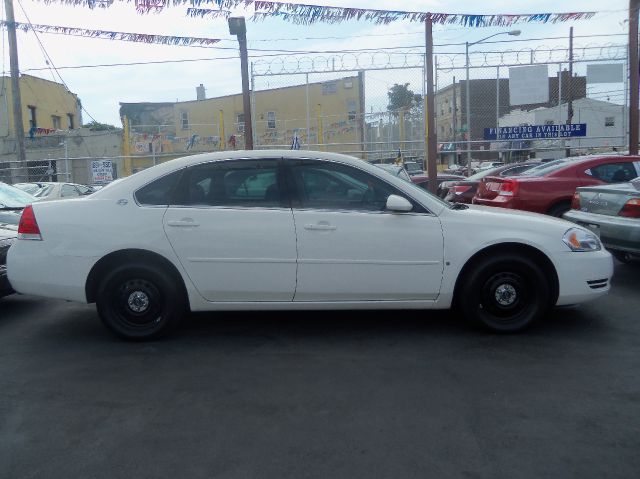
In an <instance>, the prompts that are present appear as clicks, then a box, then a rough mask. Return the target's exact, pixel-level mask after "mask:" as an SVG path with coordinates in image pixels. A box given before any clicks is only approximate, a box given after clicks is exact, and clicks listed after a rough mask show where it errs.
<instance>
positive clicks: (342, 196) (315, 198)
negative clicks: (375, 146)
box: [291, 160, 417, 211]
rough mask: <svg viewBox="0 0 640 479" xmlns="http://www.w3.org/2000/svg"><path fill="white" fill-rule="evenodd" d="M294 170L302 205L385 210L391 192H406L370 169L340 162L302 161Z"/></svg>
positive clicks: (319, 207) (295, 165)
mask: <svg viewBox="0 0 640 479" xmlns="http://www.w3.org/2000/svg"><path fill="white" fill-rule="evenodd" d="M291 171H292V174H293V179H294V183H295V185H296V189H297V192H298V197H299V202H300V207H302V208H310V209H327V210H357V211H383V210H384V209H385V206H386V203H387V198H388V197H389V195H392V194H402V193H400V192H399V191H398V190H396V189H395V188H394V187H393V186H391V185H389V184H388V183H385V182H384V181H382V180H380V179H379V178H377V177H375V176H373V175H370V174H369V173H367V172H364V171H362V170H359V169H357V168H353V167H351V166H348V165H343V164H339V163H331V162H322V161H316V160H302V161H299V162H296V163H295V164H294V165H293V166H292V169H291ZM416 206H417V205H416Z"/></svg>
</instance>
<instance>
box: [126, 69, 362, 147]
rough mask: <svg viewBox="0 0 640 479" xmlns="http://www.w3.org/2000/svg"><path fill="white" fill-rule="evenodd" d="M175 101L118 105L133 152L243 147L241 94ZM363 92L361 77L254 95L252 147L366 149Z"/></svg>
mask: <svg viewBox="0 0 640 479" xmlns="http://www.w3.org/2000/svg"><path fill="white" fill-rule="evenodd" d="M197 90H198V97H200V98H201V99H199V100H194V101H185V102H177V103H120V114H121V116H122V117H124V116H126V117H127V118H128V119H129V121H130V126H131V135H130V136H131V151H132V153H133V154H137V155H145V156H147V157H148V156H150V155H153V156H154V159H155V158H157V159H160V158H163V157H175V156H176V155H175V154H177V153H184V152H191V151H193V152H203V151H217V150H224V149H227V150H233V149H242V148H244V113H243V102H242V95H241V94H237V95H228V96H223V97H218V98H208V99H204V87H203V86H202V85H201V86H200V87H198V89H197ZM363 114H364V90H363V85H362V77H361V76H351V77H346V78H340V79H335V80H331V81H324V82H318V83H309V84H303V85H296V86H290V87H284V88H275V89H269V90H260V91H255V92H253V93H252V117H253V125H254V132H253V134H254V148H256V149H257V148H276V147H282V148H289V147H290V145H291V143H292V141H293V138H294V136H297V137H298V139H299V143H300V146H301V147H302V148H309V149H324V150H326V151H335V152H349V153H352V154H355V155H357V156H360V155H359V152H361V151H362V150H363V147H362V144H363V130H362V126H363V120H362V118H363Z"/></svg>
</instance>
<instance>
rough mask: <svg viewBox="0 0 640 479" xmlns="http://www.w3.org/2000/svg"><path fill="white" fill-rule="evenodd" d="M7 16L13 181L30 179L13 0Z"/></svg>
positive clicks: (6, 0) (7, 1) (7, 4)
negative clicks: (14, 155)
mask: <svg viewBox="0 0 640 479" xmlns="http://www.w3.org/2000/svg"><path fill="white" fill-rule="evenodd" d="M4 9H5V12H6V16H7V36H8V37H9V64H10V68H11V97H12V99H13V130H14V134H15V136H16V147H17V148H16V153H17V159H18V168H17V169H13V168H12V169H11V171H12V174H11V177H12V181H13V182H14V183H18V182H19V181H29V178H28V175H27V169H26V166H27V157H26V154H25V147H24V125H23V123H22V98H21V97H20V67H19V65H18V41H17V39H16V20H15V17H14V14H13V0H4ZM16 180H17V181H16Z"/></svg>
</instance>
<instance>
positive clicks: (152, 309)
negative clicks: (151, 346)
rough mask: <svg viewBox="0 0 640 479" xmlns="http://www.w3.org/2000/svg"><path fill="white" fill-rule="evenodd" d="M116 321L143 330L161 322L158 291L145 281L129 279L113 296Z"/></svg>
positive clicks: (160, 300) (161, 302)
mask: <svg viewBox="0 0 640 479" xmlns="http://www.w3.org/2000/svg"><path fill="white" fill-rule="evenodd" d="M113 304H114V306H115V308H114V309H115V312H116V315H117V318H118V320H119V321H120V322H121V323H122V324H123V325H125V326H127V327H129V328H134V329H144V328H148V327H150V326H156V325H157V324H159V323H160V321H161V320H162V308H163V301H162V295H161V293H160V290H159V289H158V287H157V286H155V285H154V284H153V283H151V282H150V281H147V280H145V279H129V280H127V281H125V282H123V283H122V284H121V285H120V286H119V287H118V288H116V290H115V291H114V294H113Z"/></svg>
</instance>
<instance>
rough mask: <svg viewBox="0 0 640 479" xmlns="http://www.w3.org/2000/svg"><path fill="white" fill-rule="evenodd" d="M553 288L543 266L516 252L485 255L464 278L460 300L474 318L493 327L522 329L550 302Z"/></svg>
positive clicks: (541, 312) (462, 309) (472, 319)
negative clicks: (488, 256)
mask: <svg viewBox="0 0 640 479" xmlns="http://www.w3.org/2000/svg"><path fill="white" fill-rule="evenodd" d="M550 291H551V288H550V286H549V283H548V281H547V278H546V277H545V275H544V273H543V271H542V270H541V269H540V267H539V266H538V265H537V264H536V263H534V262H533V261H531V260H529V259H528V258H526V257H524V256H520V255H516V254H509V255H501V256H498V257H492V258H485V259H483V260H481V261H480V262H478V263H477V264H475V265H474V266H472V268H471V270H470V271H469V272H468V273H467V274H466V277H465V278H463V281H462V284H461V287H460V288H459V291H458V292H457V297H456V302H457V305H458V307H459V309H460V310H461V311H462V313H463V315H464V316H465V317H466V318H467V319H469V320H470V321H472V322H474V323H476V324H480V325H482V326H484V327H485V328H488V329H490V330H492V331H497V332H503V333H510V332H516V331H520V330H522V329H524V328H526V327H527V326H529V325H530V324H531V323H533V322H534V321H536V320H537V319H539V318H540V317H541V316H543V315H544V313H545V312H546V311H547V310H548V308H549V306H550V296H551V293H550Z"/></svg>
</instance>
